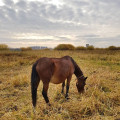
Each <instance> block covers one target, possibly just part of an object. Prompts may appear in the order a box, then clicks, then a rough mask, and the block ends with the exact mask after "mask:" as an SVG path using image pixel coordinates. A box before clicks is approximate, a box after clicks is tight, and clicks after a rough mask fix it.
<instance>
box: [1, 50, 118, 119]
mask: <svg viewBox="0 0 120 120" xmlns="http://www.w3.org/2000/svg"><path fill="white" fill-rule="evenodd" d="M65 55H70V56H72V57H73V59H74V60H75V61H76V62H77V63H78V65H79V66H80V68H81V70H82V71H83V73H84V75H85V76H88V79H87V85H86V87H85V93H84V94H78V92H77V88H76V86H75V83H76V80H75V78H76V77H75V76H74V75H73V77H72V80H71V84H70V91H69V97H70V99H69V100H66V99H65V98H64V96H63V95H62V94H61V84H59V85H55V84H52V83H51V84H50V87H49V91H48V96H49V99H50V102H51V104H52V106H51V107H48V106H47V105H46V104H45V101H44V99H43V97H42V94H41V91H42V82H41V83H40V85H39V88H38V99H37V107H36V114H35V115H33V113H32V104H31V89H30V77H31V67H32V64H33V63H34V62H35V61H36V60H37V59H38V58H40V57H62V56H65ZM0 120H120V51H109V50H108V51H107V50H106V51H105V50H102V51H100V50H93V51H92V50H91V51H88V50H86V51H54V50H38V51H22V52H20V51H19V52H15V51H0Z"/></svg>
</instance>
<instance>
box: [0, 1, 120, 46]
mask: <svg viewBox="0 0 120 120" xmlns="http://www.w3.org/2000/svg"><path fill="white" fill-rule="evenodd" d="M61 1H62V4H58V5H55V4H52V2H49V1H47V0H43V1H41V2H40V1H28V0H26V1H25V0H19V1H18V2H14V1H13V0H4V5H2V6H0V32H1V33H0V42H3V40H4V41H6V42H8V41H10V42H11V41H12V40H13V39H15V36H16V34H18V33H19V35H20V36H22V34H23V33H25V34H26V36H27V34H28V33H29V34H33V33H37V34H39V35H40V36H53V39H42V41H46V43H49V44H48V45H51V44H50V42H52V41H53V42H54V45H56V44H57V43H60V42H63V43H72V44H74V45H81V43H82V45H85V44H86V43H89V44H93V45H96V46H98V44H99V45H101V46H104V45H103V43H104V41H105V43H106V46H107V45H112V44H115V42H114V40H117V42H116V43H117V44H120V42H119V38H117V39H115V38H116V36H118V35H119V31H120V23H119V21H120V7H119V6H120V1H119V0H105V1H104V0H100V1H98V0H92V1H89V0H65V1H63V0H61ZM68 36H70V37H68ZM72 36H74V37H72ZM8 38H9V40H8ZM17 40H19V41H21V39H20V38H19V39H18V38H17ZM32 40H33V39H29V43H30V42H31V43H32ZM42 41H39V42H41V44H43V42H42ZM14 42H15V41H14ZM16 42H18V41H16ZM22 42H26V45H27V44H28V42H27V41H26V39H23V41H22ZM37 42H38V41H37ZM55 42H56V43H55Z"/></svg>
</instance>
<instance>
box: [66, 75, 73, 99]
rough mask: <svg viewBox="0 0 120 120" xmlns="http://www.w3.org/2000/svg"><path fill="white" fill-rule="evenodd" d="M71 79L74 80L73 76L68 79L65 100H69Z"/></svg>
mask: <svg viewBox="0 0 120 120" xmlns="http://www.w3.org/2000/svg"><path fill="white" fill-rule="evenodd" d="M71 78H72V75H70V76H69V77H68V78H67V84H66V95H65V98H67V99H68V93H69V87H70V81H71Z"/></svg>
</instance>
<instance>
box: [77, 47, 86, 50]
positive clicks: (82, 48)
mask: <svg viewBox="0 0 120 120" xmlns="http://www.w3.org/2000/svg"><path fill="white" fill-rule="evenodd" d="M75 50H86V47H84V46H78V47H76V48H75Z"/></svg>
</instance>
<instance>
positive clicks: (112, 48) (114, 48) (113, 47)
mask: <svg viewBox="0 0 120 120" xmlns="http://www.w3.org/2000/svg"><path fill="white" fill-rule="evenodd" d="M107 49H108V50H120V47H115V46H109V47H108V48H107Z"/></svg>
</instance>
